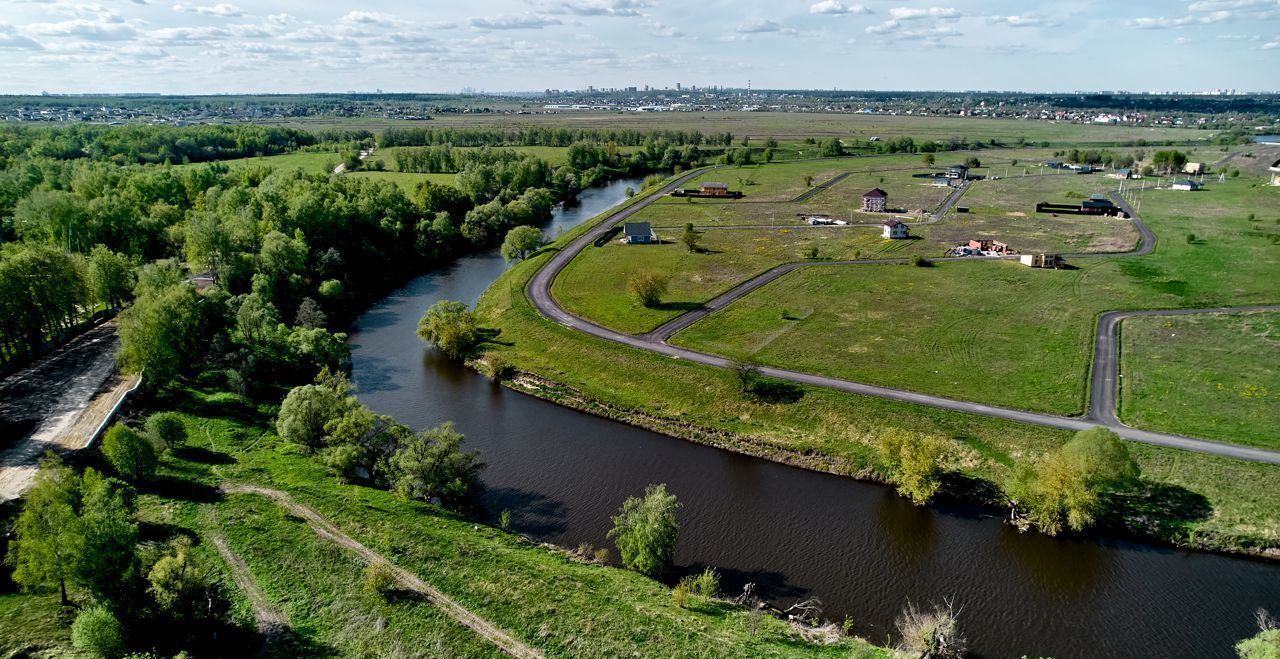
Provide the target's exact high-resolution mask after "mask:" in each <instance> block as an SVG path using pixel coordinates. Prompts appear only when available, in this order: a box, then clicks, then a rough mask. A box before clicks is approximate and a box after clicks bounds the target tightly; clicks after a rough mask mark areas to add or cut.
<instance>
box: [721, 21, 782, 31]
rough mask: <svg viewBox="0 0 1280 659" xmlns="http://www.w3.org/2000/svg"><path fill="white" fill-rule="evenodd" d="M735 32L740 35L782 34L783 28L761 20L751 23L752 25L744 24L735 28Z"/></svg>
mask: <svg viewBox="0 0 1280 659" xmlns="http://www.w3.org/2000/svg"><path fill="white" fill-rule="evenodd" d="M733 31H734V32H737V33H738V34H761V33H764V32H781V31H782V26H781V25H778V24H777V23H775V22H773V21H770V20H765V19H763V18H762V19H760V20H756V21H751V22H750V23H743V24H741V25H739V26H738V27H736V28H734V29H733Z"/></svg>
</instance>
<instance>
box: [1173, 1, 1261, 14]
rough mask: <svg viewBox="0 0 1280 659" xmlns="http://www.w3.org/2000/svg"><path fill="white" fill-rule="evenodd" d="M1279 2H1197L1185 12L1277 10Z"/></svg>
mask: <svg viewBox="0 0 1280 659" xmlns="http://www.w3.org/2000/svg"><path fill="white" fill-rule="evenodd" d="M1277 8H1280V0H1199V1H1198V2H1193V3H1191V4H1190V5H1189V6H1188V7H1187V11H1193V12H1195V11H1220V10H1223V9H1244V10H1255V9H1277Z"/></svg>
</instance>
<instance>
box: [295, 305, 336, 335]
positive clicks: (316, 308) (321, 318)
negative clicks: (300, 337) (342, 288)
mask: <svg viewBox="0 0 1280 659" xmlns="http://www.w3.org/2000/svg"><path fill="white" fill-rule="evenodd" d="M327 322H328V318H326V317H325V314H324V311H323V310H322V309H321V308H320V303H319V302H316V301H315V300H313V299H311V298H309V297H304V298H302V303H301V304H299V305H298V313H296V314H294V316H293V325H294V327H301V328H304V329H323V328H324V326H325V323H327Z"/></svg>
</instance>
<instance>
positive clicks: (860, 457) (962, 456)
mask: <svg viewBox="0 0 1280 659" xmlns="http://www.w3.org/2000/svg"><path fill="white" fill-rule="evenodd" d="M585 229H586V226H583V227H580V228H579V229H577V230H575V231H574V232H571V233H570V234H569V235H568V236H565V237H564V238H562V239H561V240H560V241H557V243H556V245H554V246H553V249H554V248H556V247H558V246H561V245H564V244H565V243H566V242H567V241H568V240H570V239H571V238H572V236H574V235H577V234H578V233H579V232H581V231H584V230H585ZM1179 248H1180V246H1174V247H1173V248H1172V249H1175V250H1176V249H1179ZM546 259H547V256H546V255H545V254H544V255H542V256H538V257H535V258H533V259H530V260H529V261H527V262H524V263H521V264H518V265H517V266H516V267H514V268H512V269H511V270H510V271H508V272H507V273H506V274H505V275H503V276H502V277H501V278H500V279H499V280H498V281H497V282H495V283H494V285H493V286H491V287H490V289H489V290H488V291H487V292H486V293H485V295H484V296H483V297H482V298H481V300H480V304H479V307H478V309H479V313H480V315H481V318H482V322H483V323H484V324H485V325H486V326H488V327H491V328H494V329H496V330H499V332H500V334H499V338H498V342H497V343H494V344H492V345H490V346H487V348H488V349H490V350H492V351H494V352H496V353H498V354H501V355H502V356H503V357H504V358H505V359H506V360H507V361H509V362H510V363H511V364H513V365H514V366H515V367H516V368H518V369H520V370H522V371H524V372H526V373H530V374H533V375H536V376H539V377H540V378H543V379H545V381H546V382H536V381H532V380H531V381H529V383H528V384H529V386H525V387H522V388H523V389H525V390H527V391H530V392H531V393H535V394H536V395H540V396H543V397H545V398H548V399H551V400H556V401H559V402H563V403H565V404H569V405H571V406H574V407H579V408H582V409H587V410H590V411H593V412H596V413H599V414H602V415H605V416H610V417H613V418H618V419H621V420H624V421H627V422H631V423H635V424H637V425H642V426H645V427H649V428H652V429H655V430H658V431H661V432H665V433H667V434H671V435H675V436H679V437H684V438H687V439H691V440H694V441H699V442H702V443H707V444H712V445H716V446H721V447H724V448H727V449H730V450H735V451H739V452H742V453H747V454H752V455H758V456H761V457H766V458H769V459H773V460H777V461H781V462H786V463H790V464H795V465H799V466H804V467H809V468H814V469H819V470H823V471H830V472H834V473H841V474H848V475H854V476H861V477H874V476H875V472H874V468H873V462H874V460H873V449H872V443H873V440H874V438H875V436H877V435H878V434H879V433H880V432H882V431H883V430H885V429H886V428H890V427H899V428H904V429H908V430H912V431H917V432H921V433H926V434H930V435H935V436H938V437H942V438H944V439H946V440H947V441H948V443H949V444H950V445H951V446H952V447H953V448H954V449H955V454H956V458H955V460H954V462H953V464H951V465H950V468H951V469H953V470H955V471H956V472H957V473H959V474H962V475H964V476H966V477H968V478H971V479H977V480H978V481H981V482H985V483H990V484H996V483H1000V482H1003V481H1004V480H1005V478H1006V477H1007V476H1008V474H1009V472H1010V469H1011V468H1012V467H1013V466H1014V464H1015V463H1017V462H1018V461H1024V460H1028V459H1031V458H1034V457H1038V456H1040V455H1043V454H1044V453H1045V452H1047V451H1048V450H1050V449H1051V448H1053V447H1055V446H1057V445H1059V444H1061V443H1062V442H1064V441H1066V439H1067V438H1068V437H1069V435H1070V434H1069V433H1067V432H1063V431H1057V430H1052V429H1048V428H1042V427H1037V426H1029V425H1022V424H1016V423H1012V422H1006V421H1000V420H994V419H987V418H984V417H978V416H972V415H966V414H960V413H953V412H947V411H942V410H937V409H933V408H928V407H921V406H915V405H909V404H904V403H897V402H891V401H886V400H882V399H878V398H870V397H864V396H857V395H853V394H845V393H841V392H836V391H831V390H827V389H820V388H807V387H801V388H800V389H799V391H800V392H801V393H802V395H801V396H800V397H799V399H798V400H796V401H795V402H791V403H766V402H760V401H756V400H750V399H746V398H743V397H742V395H741V394H740V393H739V390H738V385H737V382H736V379H735V377H734V376H733V374H731V373H729V372H727V371H724V370H722V369H716V368H712V367H707V366H702V365H698V364H691V363H687V362H683V361H680V360H672V359H669V358H666V357H662V356H658V355H655V354H653V353H649V352H647V351H642V350H637V349H632V348H627V347H624V346H620V345H618V344H614V343H612V342H608V341H605V340H603V339H598V338H594V337H590V336H586V335H583V334H581V333H579V332H576V331H573V330H570V329H568V328H565V327H562V326H560V325H557V324H555V323H552V322H550V321H547V320H546V319H544V318H543V317H541V316H540V315H539V314H538V313H537V312H536V310H534V309H533V307H532V306H531V305H530V303H529V301H528V299H527V298H526V296H525V287H526V286H527V284H528V281H529V279H530V278H531V277H532V275H533V273H534V272H535V271H536V270H537V269H538V268H539V267H541V265H542V264H543V263H544V262H545V260H546ZM974 265H981V264H974ZM884 268H885V269H886V271H888V270H892V271H895V272H898V271H903V270H906V268H905V267H902V266H884ZM911 270H916V269H914V268H913V269H911ZM547 382H549V383H552V384H549V385H548V384H546V383H547ZM1131 450H1132V452H1133V453H1134V455H1135V457H1136V458H1137V459H1138V461H1139V463H1140V464H1141V466H1142V469H1143V474H1144V484H1145V485H1146V487H1147V490H1148V491H1147V494H1149V495H1150V496H1146V497H1135V498H1134V499H1132V500H1131V501H1127V502H1125V503H1124V505H1122V506H1120V509H1121V510H1123V512H1122V513H1120V514H1119V515H1118V516H1116V517H1113V518H1112V519H1109V520H1107V522H1106V523H1107V524H1108V525H1109V527H1110V528H1111V530H1112V531H1116V532H1122V533H1129V534H1133V535H1136V536H1138V537H1144V538H1149V539H1152V540H1157V541H1162V542H1169V543H1173V544H1177V545H1182V546H1194V547H1202V548H1209V549H1219V550H1238V549H1244V550H1249V549H1256V548H1260V547H1277V546H1280V501H1277V500H1276V498H1275V497H1273V496H1271V495H1270V492H1273V491H1276V488H1280V470H1277V469H1275V468H1274V467H1273V466H1268V465H1261V464H1255V463H1248V462H1243V461H1238V460H1231V459H1224V458H1217V457H1213V456H1207V455H1202V454H1197V453H1190V452H1185V451H1177V450H1172V449H1164V448H1159V447H1153V446H1148V445H1142V444H1132V445H1131ZM952 492H953V493H954V494H957V495H960V496H964V497H966V498H976V499H979V500H984V501H988V502H990V503H993V504H998V503H999V500H998V497H996V496H995V495H994V494H993V490H992V489H991V488H987V487H973V483H972V482H967V483H966V485H965V486H964V487H963V488H953V490H952Z"/></svg>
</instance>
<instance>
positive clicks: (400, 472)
mask: <svg viewBox="0 0 1280 659" xmlns="http://www.w3.org/2000/svg"><path fill="white" fill-rule="evenodd" d="M463 439H464V438H463V436H462V434H461V433H459V432H456V431H455V430H454V429H453V424H452V423H448V422H446V423H445V424H443V425H441V426H438V427H436V428H431V429H429V430H423V431H420V432H416V433H414V434H413V435H412V436H410V437H409V438H408V439H407V440H406V441H405V442H404V443H403V444H402V445H401V446H400V448H399V449H398V450H397V451H396V452H395V455H393V456H392V457H391V481H392V483H393V484H394V485H395V488H396V491H397V492H399V493H400V495H401V496H404V497H405V498H408V499H418V500H421V501H429V500H431V499H432V498H435V497H439V498H440V499H441V500H442V501H444V502H445V503H446V504H456V503H459V502H462V501H464V500H466V499H467V498H468V497H470V496H471V495H472V494H473V493H474V492H475V491H476V490H478V489H480V471H481V470H482V469H484V464H483V463H482V462H480V460H479V459H478V457H477V454H476V453H464V452H463V451H462V450H461V448H460V446H461V445H462V442H463Z"/></svg>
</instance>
